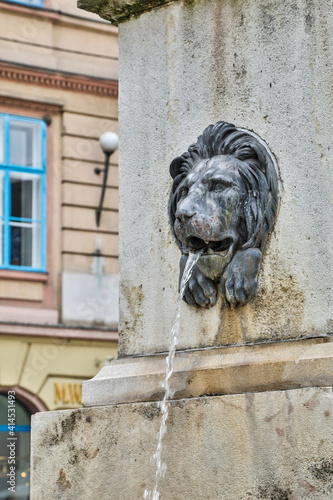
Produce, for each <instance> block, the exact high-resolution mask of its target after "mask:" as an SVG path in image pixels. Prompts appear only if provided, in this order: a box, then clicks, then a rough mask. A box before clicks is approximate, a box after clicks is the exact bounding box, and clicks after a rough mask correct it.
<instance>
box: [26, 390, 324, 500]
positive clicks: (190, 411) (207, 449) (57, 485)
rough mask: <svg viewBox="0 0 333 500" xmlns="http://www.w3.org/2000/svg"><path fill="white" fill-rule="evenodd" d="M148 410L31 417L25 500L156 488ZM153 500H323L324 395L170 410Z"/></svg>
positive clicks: (115, 498) (138, 495) (129, 495)
mask: <svg viewBox="0 0 333 500" xmlns="http://www.w3.org/2000/svg"><path fill="white" fill-rule="evenodd" d="M159 425H160V411H159V409H158V406H157V404H156V403H133V404H123V405H118V406H104V407H95V408H84V409H81V410H73V411H57V412H49V413H39V414H36V415H35V416H34V417H33V423H32V483H31V499H32V500H44V499H45V500H49V499H51V498H52V500H57V499H59V500H60V499H61V500H79V499H80V500H81V499H82V500H89V499H91V500H95V499H99V500H120V499H121V500H139V499H142V498H143V493H144V490H145V489H146V488H148V489H152V487H153V485H154V474H155V467H154V466H153V465H151V463H150V458H151V456H152V454H153V452H154V451H155V448H156V442H157V437H156V434H157V432H158V429H159ZM163 460H164V461H165V462H166V464H167V473H166V476H165V479H163V480H162V481H161V483H160V486H161V487H160V491H161V497H160V499H161V500H187V499H189V500H190V499H191V500H193V499H194V498H195V499H196V500H218V499H223V500H255V499H267V500H273V499H274V500H275V499H276V500H298V499H304V498H308V499H309V500H319V499H320V500H324V499H325V500H329V499H331V498H332V497H333V393H332V389H331V388H305V389H295V390H289V391H270V392H262V393H247V394H235V395H225V396H215V397H201V398H194V399H180V400H177V401H173V402H172V403H170V413H169V420H168V430H167V434H166V436H165V438H164V441H163Z"/></svg>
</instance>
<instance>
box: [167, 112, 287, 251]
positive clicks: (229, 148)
mask: <svg viewBox="0 0 333 500" xmlns="http://www.w3.org/2000/svg"><path fill="white" fill-rule="evenodd" d="M219 155H231V156H234V157H235V158H237V159H238V160H241V161H242V162H244V164H243V165H240V166H238V169H239V173H240V175H241V176H242V178H243V180H244V182H245V185H246V189H247V196H246V200H245V203H244V206H243V213H242V218H241V223H240V227H239V228H238V229H239V235H240V241H239V248H240V249H243V250H245V249H247V248H259V249H260V250H262V249H263V247H264V245H265V242H266V239H267V236H268V234H269V233H270V232H271V231H272V229H273V226H274V221H275V218H276V214H277V209H278V204H279V180H278V172H277V169H276V167H275V165H274V162H273V156H272V153H271V152H270V151H269V149H268V147H267V145H266V144H265V143H264V142H261V141H260V140H259V139H257V138H256V137H255V136H254V135H251V134H250V133H249V132H247V131H245V130H241V129H237V128H236V127H235V125H232V124H231V123H226V122H222V121H220V122H217V123H216V124H215V125H209V126H208V127H207V128H206V129H205V130H204V132H203V134H202V135H200V136H199V137H198V140H197V142H196V143H195V144H192V145H191V146H189V148H188V151H186V152H185V153H183V154H182V155H181V156H178V157H176V158H175V159H174V160H173V161H172V162H171V164H170V174H171V176H172V178H173V185H172V192H171V198H170V206H169V211H170V222H171V226H172V231H173V233H174V222H175V219H176V217H175V214H176V209H177V202H178V191H179V189H178V188H179V186H180V184H181V182H182V181H183V179H184V178H185V177H186V176H187V175H188V173H189V172H190V171H191V170H192V169H193V167H194V166H195V165H196V164H197V163H198V162H199V161H201V160H204V159H209V158H212V157H213V156H219ZM174 235H175V233H174ZM175 238H176V240H177V243H178V246H179V247H180V249H182V245H183V244H182V242H181V241H180V240H179V239H178V238H177V236H176V235H175Z"/></svg>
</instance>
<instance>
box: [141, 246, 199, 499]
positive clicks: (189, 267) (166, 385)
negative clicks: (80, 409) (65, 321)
mask: <svg viewBox="0 0 333 500" xmlns="http://www.w3.org/2000/svg"><path fill="white" fill-rule="evenodd" d="M203 251H204V250H200V251H198V252H196V253H192V252H190V253H189V256H188V259H187V262H186V266H185V269H184V272H183V276H182V280H181V284H180V291H179V294H178V298H177V304H176V313H175V316H174V320H173V326H172V329H171V332H170V337H169V353H168V355H167V357H166V364H165V379H164V382H163V389H164V397H163V400H162V401H160V402H159V407H160V408H161V414H162V421H161V425H160V430H159V433H158V442H157V447H156V451H155V453H154V455H153V456H152V462H153V463H154V464H156V473H155V486H154V489H153V491H148V490H145V492H144V494H143V498H144V499H145V500H159V498H160V493H159V491H158V486H159V481H160V479H161V478H163V477H164V476H165V473H166V470H167V466H166V463H164V462H162V441H163V437H164V435H165V433H166V431H167V424H166V423H167V419H168V415H169V408H168V400H170V399H171V398H172V397H173V394H174V391H173V390H172V389H171V387H170V378H171V375H172V373H173V368H174V361H175V354H176V346H177V344H178V339H179V332H180V308H181V303H182V298H183V295H184V292H185V287H186V284H187V282H188V281H189V279H190V277H191V274H192V271H193V267H194V265H195V264H196V262H197V261H198V259H199V257H200V255H201V254H202V253H203Z"/></svg>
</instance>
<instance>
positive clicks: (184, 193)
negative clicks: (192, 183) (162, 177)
mask: <svg viewBox="0 0 333 500" xmlns="http://www.w3.org/2000/svg"><path fill="white" fill-rule="evenodd" d="M187 195H188V188H182V189H181V190H180V191H179V198H185V196H187Z"/></svg>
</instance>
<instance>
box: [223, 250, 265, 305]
mask: <svg viewBox="0 0 333 500" xmlns="http://www.w3.org/2000/svg"><path fill="white" fill-rule="evenodd" d="M260 259H261V252H260V250H259V249H258V248H249V249H247V250H243V251H239V252H237V253H236V255H235V256H234V258H233V259H232V261H231V262H230V264H229V266H228V268H227V270H226V272H225V274H224V276H223V279H222V280H221V291H222V293H223V295H224V296H225V298H226V300H227V301H228V302H229V304H230V306H231V307H235V306H236V305H237V304H245V303H246V302H247V301H248V300H250V298H251V297H252V295H253V294H254V293H255V291H256V290H257V288H258V274H259V267H260Z"/></svg>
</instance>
